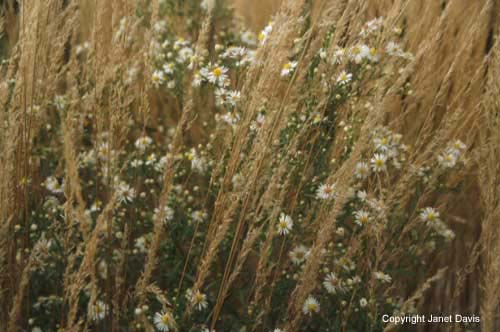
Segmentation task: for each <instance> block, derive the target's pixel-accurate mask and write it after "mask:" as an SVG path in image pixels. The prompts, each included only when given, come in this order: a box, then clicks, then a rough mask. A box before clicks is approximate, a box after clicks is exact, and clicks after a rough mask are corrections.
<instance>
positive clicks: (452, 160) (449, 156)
mask: <svg viewBox="0 0 500 332" xmlns="http://www.w3.org/2000/svg"><path fill="white" fill-rule="evenodd" d="M457 161H458V156H457V153H456V151H454V150H450V149H446V151H444V152H443V153H441V154H440V155H439V156H438V162H439V165H441V167H443V168H453V167H455V165H456V164H457Z"/></svg>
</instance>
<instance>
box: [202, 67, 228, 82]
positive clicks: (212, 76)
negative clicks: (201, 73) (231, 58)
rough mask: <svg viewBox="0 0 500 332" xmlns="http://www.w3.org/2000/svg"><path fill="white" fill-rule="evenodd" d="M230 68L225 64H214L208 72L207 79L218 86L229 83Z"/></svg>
mask: <svg viewBox="0 0 500 332" xmlns="http://www.w3.org/2000/svg"><path fill="white" fill-rule="evenodd" d="M227 72H228V69H227V68H226V67H224V66H214V67H213V68H212V70H211V71H210V72H208V73H207V74H206V78H207V80H208V81H209V82H210V83H212V84H215V85H218V86H225V85H227V82H226V81H227V78H228V76H227Z"/></svg>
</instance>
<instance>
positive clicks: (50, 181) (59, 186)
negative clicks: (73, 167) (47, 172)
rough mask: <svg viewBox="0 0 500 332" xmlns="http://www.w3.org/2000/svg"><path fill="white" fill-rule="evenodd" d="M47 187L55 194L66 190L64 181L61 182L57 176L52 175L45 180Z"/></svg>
mask: <svg viewBox="0 0 500 332" xmlns="http://www.w3.org/2000/svg"><path fill="white" fill-rule="evenodd" d="M45 188H47V189H48V190H49V191H50V192H52V193H54V194H61V193H63V192H64V182H63V183H59V180H57V178H55V177H54V176H50V177H48V178H47V179H46V180H45Z"/></svg>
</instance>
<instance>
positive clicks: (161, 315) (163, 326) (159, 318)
mask: <svg viewBox="0 0 500 332" xmlns="http://www.w3.org/2000/svg"><path fill="white" fill-rule="evenodd" d="M154 323H155V326H156V328H157V329H158V330H159V331H161V332H170V331H174V330H175V329H176V326H177V324H176V322H175V320H174V316H173V315H172V314H171V313H170V312H168V311H162V312H157V313H156V314H155V316H154Z"/></svg>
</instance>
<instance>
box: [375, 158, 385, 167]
mask: <svg viewBox="0 0 500 332" xmlns="http://www.w3.org/2000/svg"><path fill="white" fill-rule="evenodd" d="M375 165H377V167H382V166H384V161H383V160H382V159H377V160H375Z"/></svg>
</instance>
